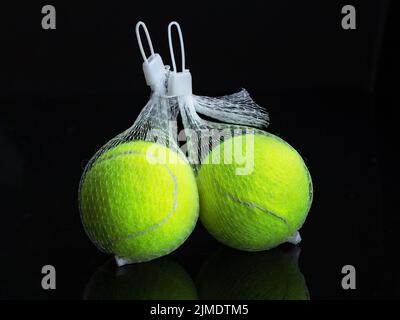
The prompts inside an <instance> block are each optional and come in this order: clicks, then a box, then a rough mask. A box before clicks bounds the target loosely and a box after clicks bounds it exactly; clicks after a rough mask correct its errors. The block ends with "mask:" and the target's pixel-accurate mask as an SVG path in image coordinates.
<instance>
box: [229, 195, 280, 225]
mask: <svg viewBox="0 0 400 320" xmlns="http://www.w3.org/2000/svg"><path fill="white" fill-rule="evenodd" d="M224 195H225V196H227V197H228V198H230V199H231V200H233V201H235V202H236V203H240V204H243V205H245V206H247V207H249V208H255V209H259V210H261V211H263V212H265V213H267V214H269V215H271V216H273V217H274V218H277V219H279V220H280V221H282V222H283V223H284V224H285V225H286V226H288V222H287V220H286V219H285V218H283V217H281V216H279V215H278V214H276V213H274V212H273V211H270V210H268V209H266V208H264V207H262V206H260V205H259V204H257V203H254V202H250V201H245V200H241V199H239V198H237V197H235V196H234V195H232V194H230V193H228V192H225V193H224Z"/></svg>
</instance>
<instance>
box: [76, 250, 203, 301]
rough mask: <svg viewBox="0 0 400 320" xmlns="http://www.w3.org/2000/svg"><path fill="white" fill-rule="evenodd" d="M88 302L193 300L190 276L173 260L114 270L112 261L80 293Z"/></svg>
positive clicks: (194, 291) (194, 296) (195, 292)
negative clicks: (82, 293) (82, 292)
mask: <svg viewBox="0 0 400 320" xmlns="http://www.w3.org/2000/svg"><path fill="white" fill-rule="evenodd" d="M84 298H85V299H88V300H196V299H197V290H196V287H195V285H194V283H193V280H192V279H191V277H190V276H189V275H188V274H187V272H186V271H185V270H184V269H183V268H182V267H181V266H180V265H179V264H178V263H176V262H175V261H174V260H172V259H170V258H169V257H163V258H160V259H156V260H153V261H149V262H145V263H139V264H131V265H126V266H123V267H120V268H115V265H114V264H113V261H109V262H107V263H106V264H105V265H103V266H101V267H100V268H99V269H98V270H97V271H96V272H95V274H94V275H93V276H92V277H91V279H90V281H89V283H88V284H87V286H86V288H85V292H84Z"/></svg>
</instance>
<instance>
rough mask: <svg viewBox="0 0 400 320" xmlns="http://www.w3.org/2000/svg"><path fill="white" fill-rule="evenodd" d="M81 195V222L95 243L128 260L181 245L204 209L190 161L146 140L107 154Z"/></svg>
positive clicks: (94, 168)
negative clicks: (200, 210)
mask: <svg viewBox="0 0 400 320" xmlns="http://www.w3.org/2000/svg"><path fill="white" fill-rule="evenodd" d="M79 197H80V211H81V219H82V223H83V225H84V227H85V230H86V233H87V234H88V236H89V237H90V239H91V240H92V241H93V243H94V244H96V245H97V247H99V248H100V249H101V250H103V251H106V252H109V253H113V254H114V255H116V256H117V257H118V258H119V259H122V260H123V261H127V262H129V263H132V262H142V261H148V260H151V259H154V258H157V257H160V256H163V255H166V254H168V253H170V252H172V251H173V250H175V249H176V248H178V247H179V246H180V245H181V244H182V243H183V242H184V241H185V240H186V238H187V237H188V236H189V235H190V233H191V232H192V230H193V228H194V226H195V224H196V221H197V217H198V210H199V200H198V191H197V185H196V180H195V177H194V173H193V171H192V169H191V167H190V165H189V164H188V163H187V161H186V160H185V159H184V158H183V157H182V156H180V155H179V154H178V153H176V152H174V151H172V150H171V149H169V148H167V147H165V146H162V145H160V144H156V143H152V142H144V141H135V142H129V143H124V144H121V145H118V146H116V147H114V148H112V149H110V150H108V151H107V152H105V153H104V154H102V155H101V156H100V157H99V158H98V159H97V160H96V161H95V162H94V164H93V165H92V166H91V168H90V169H89V170H88V171H87V172H86V174H85V175H84V176H83V178H82V181H81V186H80V193H79ZM124 263H126V262H124Z"/></svg>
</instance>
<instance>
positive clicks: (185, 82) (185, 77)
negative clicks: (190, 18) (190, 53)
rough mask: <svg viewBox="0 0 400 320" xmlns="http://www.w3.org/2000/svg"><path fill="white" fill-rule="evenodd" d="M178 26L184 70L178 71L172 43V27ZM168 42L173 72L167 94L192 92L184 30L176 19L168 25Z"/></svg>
mask: <svg viewBox="0 0 400 320" xmlns="http://www.w3.org/2000/svg"><path fill="white" fill-rule="evenodd" d="M173 26H176V29H177V31H178V35H179V41H180V46H181V58H182V71H181V72H177V69H176V63H175V54H174V48H173V45H172V27H173ZM168 44H169V52H170V54H171V62H172V72H170V75H169V77H168V89H167V94H168V95H169V96H173V97H176V96H185V95H191V94H192V75H191V74H190V71H189V70H188V69H185V46H184V43H183V36H182V30H181V27H180V26H179V24H178V23H177V22H176V21H172V22H171V23H170V24H169V25H168Z"/></svg>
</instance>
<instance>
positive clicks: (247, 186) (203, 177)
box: [197, 133, 312, 251]
mask: <svg viewBox="0 0 400 320" xmlns="http://www.w3.org/2000/svg"><path fill="white" fill-rule="evenodd" d="M202 163H203V164H202V165H201V167H200V170H199V173H198V176H197V182H198V188H199V194H200V219H201V221H202V223H203V224H204V226H205V227H206V229H207V230H208V231H209V232H210V233H211V234H212V235H213V236H214V237H215V238H216V239H217V240H219V241H220V242H222V243H224V244H225V245H227V246H230V247H233V248H236V249H240V250H246V251H260V250H266V249H270V248H273V247H275V246H277V245H279V244H281V243H283V242H285V241H288V240H291V241H293V242H298V241H299V237H300V236H299V234H298V233H297V230H299V229H300V227H301V226H302V224H303V222H304V221H305V219H306V216H307V214H308V211H309V209H310V206H311V202H312V183H311V177H310V174H309V172H308V170H307V167H306V166H305V164H304V161H303V159H302V158H301V156H300V155H299V154H298V153H297V151H296V150H295V149H293V148H292V147H291V146H290V145H289V144H287V143H286V142H285V141H283V140H282V139H280V138H278V137H276V136H274V135H272V134H269V133H265V134H246V135H240V136H235V137H233V138H229V139H226V140H225V141H224V142H222V143H220V144H219V145H217V146H216V147H215V148H214V149H212V150H211V151H210V153H209V154H208V155H207V156H206V158H205V159H204V161H203V162H202ZM296 236H297V238H296ZM294 238H296V239H294Z"/></svg>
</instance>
